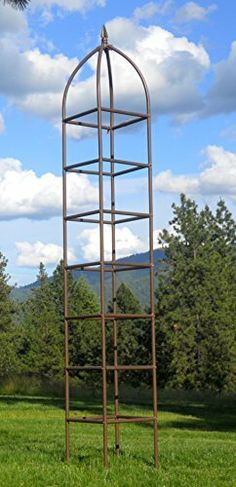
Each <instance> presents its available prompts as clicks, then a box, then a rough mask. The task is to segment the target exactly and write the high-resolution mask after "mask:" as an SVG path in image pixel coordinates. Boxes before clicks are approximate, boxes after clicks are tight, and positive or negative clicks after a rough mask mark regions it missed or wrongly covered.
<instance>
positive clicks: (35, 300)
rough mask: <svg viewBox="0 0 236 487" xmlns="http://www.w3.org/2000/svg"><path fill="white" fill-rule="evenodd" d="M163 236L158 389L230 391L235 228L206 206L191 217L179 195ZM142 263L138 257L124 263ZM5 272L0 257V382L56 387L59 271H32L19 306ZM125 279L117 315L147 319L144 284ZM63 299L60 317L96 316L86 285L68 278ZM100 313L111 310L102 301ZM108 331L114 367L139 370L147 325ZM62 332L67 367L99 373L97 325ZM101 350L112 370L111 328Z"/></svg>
mask: <svg viewBox="0 0 236 487" xmlns="http://www.w3.org/2000/svg"><path fill="white" fill-rule="evenodd" d="M170 228H171V229H172V230H171V231H166V230H163V232H162V235H161V237H160V245H161V248H162V249H164V252H163V251H156V253H155V263H156V279H157V280H158V288H156V335H157V358H158V380H159V385H160V386H161V387H171V388H178V389H212V390H217V391H222V390H225V391H232V390H234V389H235V385H236V381H235V378H236V368H235V356H236V346H235V343H236V342H235V338H236V300H235V296H236V265H235V264H236V224H235V221H234V220H233V218H232V215H231V214H230V212H229V210H228V209H227V207H226V206H225V204H224V202H223V201H219V203H218V205H217V208H216V211H215V213H213V212H212V211H211V210H210V209H209V208H208V207H207V206H206V207H205V208H203V209H202V210H199V209H198V207H197V205H196V203H195V202H194V201H191V200H190V199H188V198H186V197H185V196H184V195H181V199H180V203H179V205H173V219H172V221H171V222H170ZM146 258H147V256H146V255H145V254H140V255H137V256H134V257H129V258H127V259H126V261H131V259H136V260H137V259H139V261H145V259H146ZM141 259H142V260H141ZM6 267H7V261H6V258H5V257H4V256H3V255H2V254H0V344H1V351H2V352H1V356H0V377H1V379H2V380H3V379H6V378H7V377H16V376H18V375H26V376H30V377H32V376H33V377H36V378H39V379H40V380H42V381H43V380H48V379H49V380H56V379H62V378H63V353H64V350H63V262H60V263H59V264H58V266H57V268H56V269H55V271H54V272H53V275H52V277H50V278H48V275H47V272H46V269H45V267H44V265H43V264H42V263H41V264H40V266H39V271H38V275H37V280H36V282H37V285H35V286H33V288H32V289H31V290H30V291H29V293H28V295H27V298H26V299H25V300H24V301H23V302H19V301H16V300H14V299H13V298H12V289H11V287H10V286H9V284H8V275H7V269H6ZM91 274H92V275H93V274H95V273H91ZM123 274H125V273H123ZM127 274H129V276H128V278H127V276H126V280H124V279H123V281H122V280H121V281H120V282H119V283H118V291H117V307H118V310H120V311H121V313H127V312H128V313H136V312H137V313H140V312H142V310H144V309H145V310H148V299H147V296H148V283H147V282H145V276H144V277H143V276H141V275H137V277H136V278H134V279H132V276H131V273H130V272H129V273H127ZM86 277H87V276H86ZM142 279H143V281H142ZM156 282H157V281H156ZM109 287H110V281H109V280H107V281H106V288H108V290H109ZM69 295H70V299H69V303H70V304H69V305H70V315H73V314H74V315H76V316H77V315H79V314H85V313H88V314H89V313H90V314H91V313H94V312H98V311H99V300H98V295H97V292H96V283H94V282H91V281H88V280H86V279H85V278H84V277H83V276H81V275H78V274H73V275H72V274H70V275H69ZM140 295H142V299H140ZM107 307H108V309H109V308H110V307H111V303H110V294H109V292H108V293H107ZM118 330H119V331H118V349H119V363H120V364H121V363H123V364H129V363H140V364H141V363H148V362H149V360H150V353H151V350H150V337H151V335H150V333H151V329H150V326H149V323H147V321H145V322H143V321H142V320H139V321H138V322H137V321H136V322H134V321H132V320H127V321H119V323H118ZM69 332H70V337H71V339H70V350H69V352H70V364H71V365H84V364H87V365H89V364H94V365H98V364H100V361H101V330H100V326H99V322H94V321H90V320H89V319H88V320H84V321H81V322H80V321H79V320H75V321H73V324H71V325H70V330H69ZM107 342H108V361H109V362H110V363H112V361H113V349H112V323H108V324H107ZM92 379H93V380H95V381H98V382H99V381H100V375H99V373H97V375H95V376H93V377H92V376H91V373H86V374H85V373H78V375H77V377H76V378H75V380H80V381H83V382H86V383H89V382H90V381H91V380H92ZM112 380H113V376H110V381H112ZM121 381H126V382H129V383H130V384H131V385H133V386H137V385H139V384H140V383H144V384H149V382H150V375H147V374H144V373H142V374H140V373H139V374H136V373H133V372H132V373H131V372H129V373H127V374H126V375H124V376H123V375H121Z"/></svg>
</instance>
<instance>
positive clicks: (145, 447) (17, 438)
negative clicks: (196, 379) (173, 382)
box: [0, 396, 236, 487]
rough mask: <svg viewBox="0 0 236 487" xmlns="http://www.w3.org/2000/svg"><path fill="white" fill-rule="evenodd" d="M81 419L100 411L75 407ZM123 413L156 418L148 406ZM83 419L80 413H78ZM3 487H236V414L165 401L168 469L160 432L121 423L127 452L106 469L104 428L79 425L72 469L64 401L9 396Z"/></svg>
mask: <svg viewBox="0 0 236 487" xmlns="http://www.w3.org/2000/svg"><path fill="white" fill-rule="evenodd" d="M72 406H73V409H75V410H77V412H79V414H81V413H83V414H84V413H85V412H88V413H89V414H91V413H92V414H94V413H95V414H96V413H97V412H98V405H97V404H92V403H89V404H88V403H83V402H80V403H78V402H74V403H73V405H72ZM122 412H123V413H128V414H129V413H130V414H131V413H132V414H136V413H137V414H139V415H140V414H145V415H146V414H149V410H148V408H147V407H146V406H140V407H134V406H132V405H122ZM73 414H76V411H74V412H73ZM0 415H1V416H0V420H1V421H0V487H21V486H24V487H25V486H30V487H31V486H36V487H41V486H42V487H63V486H67V487H73V486H76V487H92V486H93V487H100V486H111V487H131V486H132V487H136V486H137V487H139V486H140V487H150V486H158V487H159V486H160V487H161V486H163V487H164V486H165V487H185V486H186V487H193V486H199V487H200V486H202V487H208V486H209V487H224V486H227V487H235V486H236V433H235V430H234V429H233V419H234V416H233V415H234V408H233V405H230V404H229V403H228V404H227V403H226V402H224V401H220V400H219V402H213V403H210V402H208V403H204V402H201V403H200V402H190V401H188V402H184V401H182V400H181V401H180V400H179V401H177V400H168V401H167V400H166V401H165V402H161V403H160V414H159V421H160V434H159V438H160V440H159V445H160V469H159V471H158V472H157V471H156V470H155V469H154V468H153V467H152V461H153V458H152V455H153V450H152V446H153V443H152V439H153V435H152V427H151V426H150V425H148V424H146V425H143V424H142V425H121V442H122V453H121V455H120V457H118V458H117V457H115V456H114V454H113V448H112V444H113V440H114V427H113V426H109V444H110V455H109V457H110V468H109V470H107V471H104V469H103V467H102V426H101V425H78V424H72V425H71V447H72V458H71V463H70V464H69V465H67V464H66V463H65V461H64V422H63V419H64V413H63V401H62V400H59V399H53V398H43V397H22V396H1V401H0Z"/></svg>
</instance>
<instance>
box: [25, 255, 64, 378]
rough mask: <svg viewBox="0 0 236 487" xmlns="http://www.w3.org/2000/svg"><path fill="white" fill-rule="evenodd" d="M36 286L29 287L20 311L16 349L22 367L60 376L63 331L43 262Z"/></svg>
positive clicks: (30, 371) (53, 376) (41, 373)
mask: <svg viewBox="0 0 236 487" xmlns="http://www.w3.org/2000/svg"><path fill="white" fill-rule="evenodd" d="M37 279H38V281H39V287H38V288H36V289H33V290H32V293H31V296H30V298H29V299H28V300H27V301H26V303H25V306H24V312H23V331H22V343H21V349H20V351H19V354H20V357H21V362H22V367H23V370H25V371H27V372H28V373H30V374H34V375H38V376H40V377H42V378H43V377H46V378H55V377H62V371H63V351H64V350H63V335H62V333H61V331H60V326H59V322H58V314H57V310H56V305H55V302H54V299H53V298H54V297H53V293H52V288H51V286H50V283H49V280H48V275H47V273H46V269H45V266H44V265H43V264H42V263H40V266H39V273H38V276H37Z"/></svg>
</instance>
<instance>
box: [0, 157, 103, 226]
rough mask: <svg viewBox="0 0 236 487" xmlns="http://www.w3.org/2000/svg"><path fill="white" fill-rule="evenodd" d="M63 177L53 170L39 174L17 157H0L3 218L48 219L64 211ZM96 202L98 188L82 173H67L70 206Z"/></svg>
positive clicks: (77, 208) (74, 207) (1, 215)
mask: <svg viewBox="0 0 236 487" xmlns="http://www.w3.org/2000/svg"><path fill="white" fill-rule="evenodd" d="M61 201H62V179H61V177H60V176H55V174H53V173H50V172H48V173H45V174H43V175H42V176H37V174H36V173H35V172H34V171H33V170H25V169H23V168H22V164H21V162H20V161H18V160H17V159H11V158H5V159H0V219H4V220H7V219H13V218H20V217H27V218H41V219H46V218H50V217H52V216H55V215H60V214H61ZM95 202H96V203H97V188H96V187H95V186H93V185H92V184H91V182H90V181H89V179H88V178H87V177H86V176H85V175H83V174H81V175H79V176H77V175H75V174H69V175H68V207H69V208H70V210H71V211H73V212H75V211H78V210H79V209H81V208H85V207H86V208H87V207H88V206H89V207H90V205H91V204H94V203H95Z"/></svg>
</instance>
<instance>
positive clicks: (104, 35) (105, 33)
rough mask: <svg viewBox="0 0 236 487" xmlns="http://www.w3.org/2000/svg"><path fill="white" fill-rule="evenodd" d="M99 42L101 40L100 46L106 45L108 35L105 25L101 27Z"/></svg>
mask: <svg viewBox="0 0 236 487" xmlns="http://www.w3.org/2000/svg"><path fill="white" fill-rule="evenodd" d="M101 40H102V44H108V33H107V29H106V26H105V25H103V26H102V30H101Z"/></svg>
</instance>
